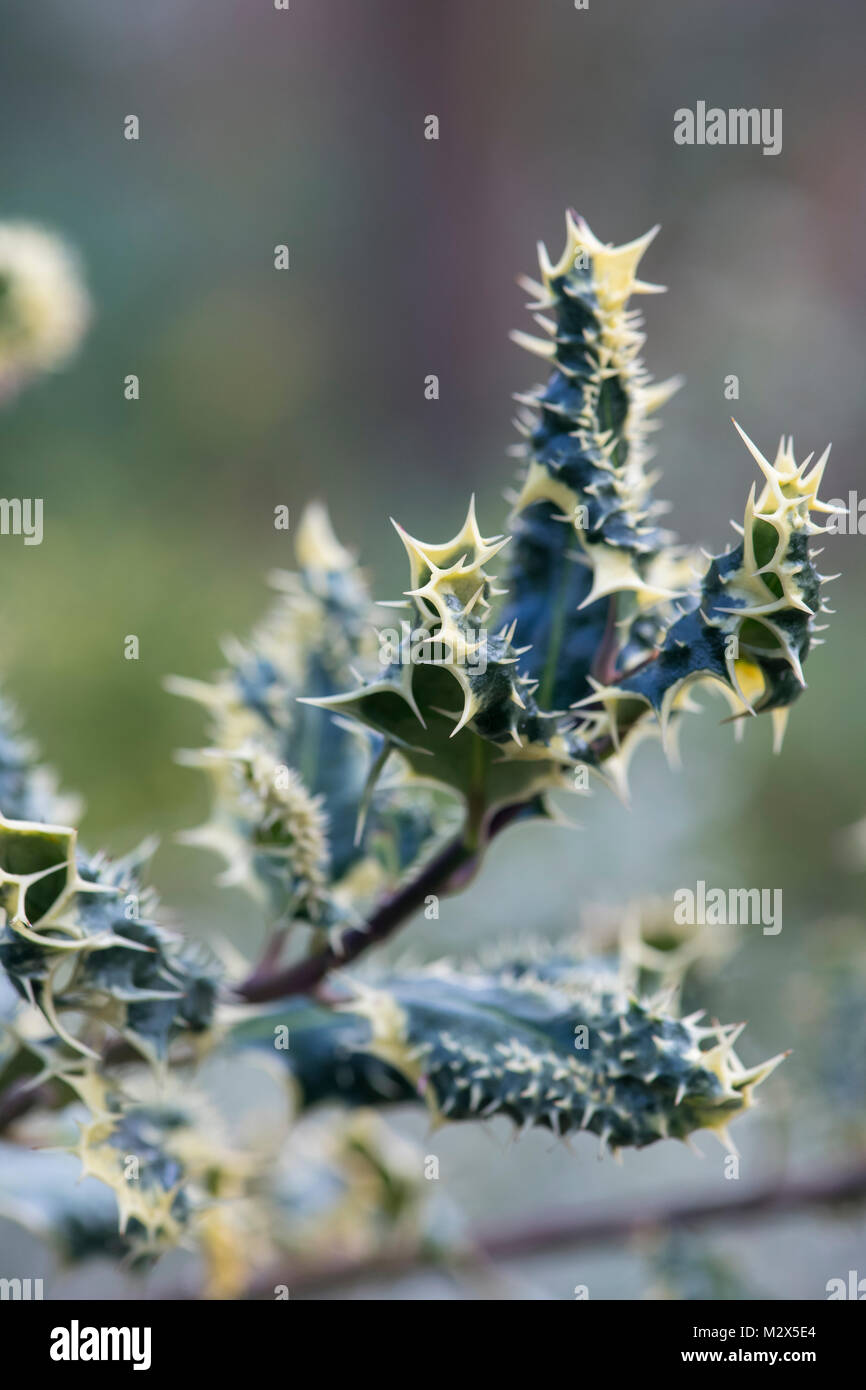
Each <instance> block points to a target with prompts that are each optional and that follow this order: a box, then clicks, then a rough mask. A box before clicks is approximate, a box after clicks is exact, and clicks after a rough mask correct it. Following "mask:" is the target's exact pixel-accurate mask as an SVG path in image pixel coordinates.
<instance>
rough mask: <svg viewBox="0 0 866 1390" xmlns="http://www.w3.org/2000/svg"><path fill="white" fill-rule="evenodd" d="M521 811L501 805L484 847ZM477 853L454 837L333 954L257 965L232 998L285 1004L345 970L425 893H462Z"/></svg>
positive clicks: (331, 951) (395, 927) (417, 905)
mask: <svg viewBox="0 0 866 1390" xmlns="http://www.w3.org/2000/svg"><path fill="white" fill-rule="evenodd" d="M524 809H525V808H524V807H523V806H506V807H504V808H503V809H502V810H501V811H499V812H497V813H496V815H495V816H494V817H493V818H492V820H491V823H490V826H489V827H488V829H487V833H486V836H485V844H489V842H490V840H492V839H493V837H494V835H497V834H499V832H500V831H501V830H504V828H505V826H506V825H510V824H511V822H512V821H514V820H516V819H517V818H518V817H519V816H520V815H521V813H522V812H523V811H524ZM482 854H483V850H481V849H475V848H472V847H470V846H469V845H467V843H466V840H465V838H464V835H463V833H461V834H460V835H456V836H455V837H454V839H453V840H449V842H448V844H447V845H445V847H444V849H442V850H441V851H440V852H439V854H437V855H436V856H435V858H433V859H431V860H430V862H429V864H427V865H426V866H425V867H424V868H423V869H422V870H421V872H420V874H419V875H418V877H417V878H414V879H412V881H411V882H409V883H406V884H404V886H403V887H402V888H400V889H398V890H397V892H396V893H394V894H393V895H392V896H391V897H390V898H386V899H385V901H384V902H383V903H381V904H380V906H379V907H378V908H377V909H376V910H375V912H374V913H373V914H372V915H371V917H370V918H369V919H368V921H367V922H365V924H364V926H363V927H349V928H348V929H347V930H346V932H345V933H344V934H343V936H342V938H341V940H340V949H339V951H336V950H335V949H334V947H333V946H327V947H325V948H324V950H322V951H319V952H317V953H316V954H315V955H312V956H308V957H307V958H306V959H304V960H300V961H295V962H293V963H292V964H291V965H287V966H286V967H285V968H284V969H282V970H277V971H272V970H270V969H264V970H263V969H262V968H261V967H260V966H259V967H257V968H256V969H255V970H254V971H253V973H252V974H251V975H249V976H248V977H247V979H246V980H244V981H243V983H242V984H240V985H238V987H237V991H236V992H237V994H238V995H239V996H240V998H241V999H242V1000H245V1001H246V1002H247V1003H248V1004H262V1003H265V1002H266V1001H268V1000H272V999H285V998H286V997H287V996H288V995H290V994H308V993H309V992H310V990H312V989H315V987H316V985H318V984H319V982H320V981H321V980H323V979H324V977H325V976H326V975H327V974H328V973H329V971H331V970H334V969H339V968H341V967H343V966H345V965H349V964H350V963H351V962H352V961H354V960H357V958H358V956H360V955H362V954H363V953H364V952H365V951H367V950H369V948H370V947H371V946H376V945H379V944H381V942H383V941H386V940H387V939H388V938H389V937H390V936H392V935H393V934H394V932H395V931H397V930H398V928H399V927H401V926H403V924H404V923H405V922H407V921H408V920H409V918H410V917H411V916H412V915H413V913H415V912H417V911H418V909H419V908H420V907H423V905H424V901H425V899H426V898H427V897H428V896H429V895H430V894H431V893H437V892H438V893H440V894H441V893H446V892H450V891H455V890H456V889H458V888H463V887H464V886H465V884H466V883H467V882H468V880H469V878H470V877H471V874H472V871H474V869H475V868H477V866H478V864H479V863H480V860H481V856H482Z"/></svg>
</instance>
